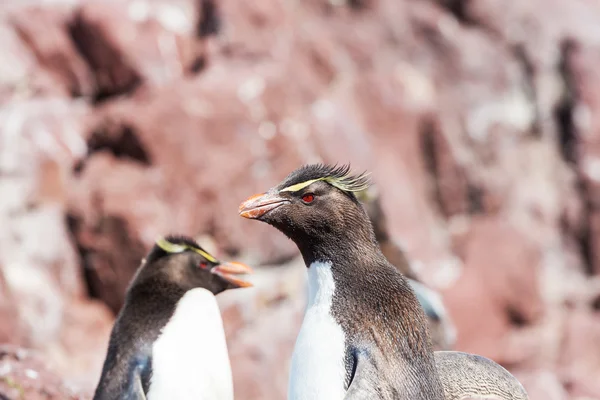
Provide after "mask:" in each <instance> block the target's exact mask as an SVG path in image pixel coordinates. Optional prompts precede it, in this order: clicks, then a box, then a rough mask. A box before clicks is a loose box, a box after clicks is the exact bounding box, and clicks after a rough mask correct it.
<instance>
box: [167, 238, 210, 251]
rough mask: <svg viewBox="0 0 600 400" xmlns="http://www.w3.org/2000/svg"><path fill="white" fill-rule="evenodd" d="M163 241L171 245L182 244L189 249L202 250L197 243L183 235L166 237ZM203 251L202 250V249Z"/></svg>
mask: <svg viewBox="0 0 600 400" xmlns="http://www.w3.org/2000/svg"><path fill="white" fill-rule="evenodd" d="M165 240H166V241H167V242H170V243H173V244H183V245H186V246H190V247H195V248H197V249H202V247H200V245H199V244H198V242H196V241H195V240H194V239H192V238H191V237H189V236H184V235H167V236H165ZM202 250H204V249H202Z"/></svg>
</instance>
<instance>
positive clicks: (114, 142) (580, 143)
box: [0, 0, 600, 399]
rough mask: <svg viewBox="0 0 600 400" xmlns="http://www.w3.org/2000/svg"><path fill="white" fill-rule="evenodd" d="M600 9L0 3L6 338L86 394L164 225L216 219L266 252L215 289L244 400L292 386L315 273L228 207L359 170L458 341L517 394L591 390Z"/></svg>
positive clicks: (268, 0)
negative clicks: (300, 173)
mask: <svg viewBox="0 0 600 400" xmlns="http://www.w3.org/2000/svg"><path fill="white" fill-rule="evenodd" d="M599 18H600V7H599V6H598V5H597V4H594V3H593V2H589V1H585V0H572V1H569V2H565V1H557V0H552V1H548V0H544V1H542V0H532V1H528V2H523V1H520V0H510V1H504V2H495V1H488V0H480V1H477V2H473V1H471V2H468V1H443V0H438V1H434V0H430V1H419V2H417V1H408V0H372V1H348V2H343V1H342V2H332V1H331V2H328V1H321V0H311V1H304V2H295V3H290V2H284V1H279V0H260V1H252V2H248V1H242V0H223V1H220V2H213V1H211V0H177V1H166V0H152V1H151V0H131V1H126V0H122V1H115V2H105V1H99V0H79V1H73V2H59V1H57V2H37V1H28V2H18V3H17V2H4V3H0V33H1V34H0V41H1V42H2V49H3V52H2V55H1V57H2V62H0V78H1V79H0V102H1V104H2V108H1V109H0V226H2V229H1V230H0V320H1V321H2V324H0V340H1V341H2V342H10V343H13V344H15V345H20V346H24V347H28V348H34V349H37V350H39V351H40V352H41V353H42V355H43V357H44V359H45V360H46V361H47V362H48V363H50V364H51V365H52V367H53V370H55V371H57V372H58V373H60V374H62V376H64V377H65V378H67V379H68V380H69V382H71V383H73V384H74V385H76V386H77V387H80V388H82V389H83V390H84V392H86V393H89V392H91V389H92V388H93V385H94V384H95V382H96V380H97V378H98V376H99V372H100V368H101V364H102V359H103V357H104V352H105V350H106V348H105V346H106V341H107V339H108V332H109V330H110V326H111V322H112V318H113V317H112V315H114V313H115V312H116V311H118V309H119V308H120V306H121V305H122V301H123V294H124V291H125V289H126V287H127V284H128V282H129V279H130V278H131V276H132V274H133V273H134V272H135V270H136V268H137V267H138V265H139V262H140V259H141V257H143V255H144V253H145V251H146V250H147V249H148V248H149V247H150V246H151V244H152V242H153V240H154V239H155V238H156V236H157V235H160V234H164V233H167V232H178V233H185V234H189V235H208V236H210V237H211V238H212V239H213V240H214V243H216V245H217V248H216V250H215V252H217V253H229V254H238V255H240V256H243V257H245V258H246V259H247V261H248V262H251V263H254V264H271V265H280V266H279V267H277V268H265V269H264V270H263V271H259V273H258V274H257V279H259V280H260V282H261V284H260V285H259V286H257V288H255V289H252V290H247V291H239V292H235V293H233V294H231V295H230V296H226V297H224V298H223V299H221V300H220V301H221V302H222V304H223V312H224V315H225V320H226V321H225V322H226V326H227V333H228V340H229V345H230V347H231V349H232V350H231V351H232V352H231V354H232V363H233V371H234V375H235V385H236V398H240V399H280V398H283V397H284V394H285V390H286V385H287V368H288V364H287V363H288V362H289V357H290V354H291V349H292V347H293V344H294V341H295V335H296V333H297V328H298V326H299V323H300V321H301V318H302V312H303V305H304V303H303V302H304V295H305V293H304V289H305V288H304V274H305V272H304V269H303V268H304V267H303V266H302V264H301V262H298V259H297V258H296V255H297V250H296V248H295V246H294V245H293V244H292V243H291V242H290V241H288V240H287V239H286V238H284V237H283V235H281V234H280V233H279V232H277V231H276V230H274V229H271V228H270V227H268V226H264V225H260V224H256V223H252V222H251V221H246V220H243V219H242V218H239V217H238V216H237V206H238V204H239V203H240V202H241V201H242V200H243V199H245V198H246V197H247V196H249V195H250V194H252V193H255V192H261V191H264V190H266V189H267V188H268V187H270V186H272V185H273V184H275V183H276V182H278V181H279V180H280V179H281V178H283V177H284V176H285V175H286V174H287V173H288V172H290V171H291V170H293V169H294V168H296V167H297V166H298V165H299V164H301V163H304V162H315V161H321V160H323V161H326V162H347V161H351V162H352V164H353V167H354V168H355V169H357V170H363V169H368V170H370V171H372V173H373V177H374V179H375V182H376V183H377V186H378V188H379V190H380V194H381V204H382V208H383V209H384V210H385V212H386V215H387V218H388V222H389V223H388V226H389V231H390V235H391V237H392V238H393V240H395V241H398V242H399V243H401V245H402V248H403V249H405V250H406V252H407V256H408V258H409V259H410V260H411V262H412V265H413V267H414V268H415V273H416V274H418V276H419V277H420V279H422V280H423V282H424V283H425V284H426V285H428V286H430V287H432V288H433V289H435V290H437V291H439V292H441V293H442V295H443V298H444V301H445V304H446V306H447V308H448V310H449V312H450V316H451V317H452V320H453V322H454V323H455V325H456V328H457V342H456V346H455V347H456V348H457V349H460V350H466V351H471V352H476V353H479V354H482V355H485V356H488V357H492V358H494V359H495V360H496V361H498V362H500V363H502V364H503V365H505V366H507V367H508V368H509V369H510V370H511V371H512V372H514V373H515V374H516V375H517V376H518V377H519V378H520V379H522V380H523V382H524V384H525V386H526V388H527V389H528V391H529V392H530V397H531V398H532V399H542V398H553V399H570V398H573V399H574V398H582V397H587V398H594V397H596V398H597V397H600V387H598V380H597V376H598V373H600V356H599V354H600V351H598V350H599V349H598V346H599V344H598V340H597V338H598V334H600V324H599V323H598V318H599V317H598V310H599V309H600V306H599V304H600V301H599V300H598V299H599V296H598V295H599V293H600V292H599V291H598V287H599V286H598V284H597V274H598V272H599V271H600V267H599V266H598V265H600V264H599V262H600V261H599V260H600V256H599V254H600V253H599V251H598V249H600V247H599V246H600V229H598V226H600V225H599V223H598V221H600V218H599V217H598V215H599V214H598V210H599V209H600V208H599V207H598V204H597V203H598V195H597V186H598V182H599V181H600V178H599V176H600V174H599V173H598V171H599V170H600V169H599V167H598V165H600V164H599V163H598V154H596V153H598V149H599V147H598V143H600V141H599V139H598V137H600V136H599V135H600V130H599V128H598V127H599V126H600V125H599V123H598V121H597V119H598V117H597V115H598V114H599V113H598V111H599V107H600V101H599V99H598V96H599V95H598V93H600V90H598V89H599V87H598V86H599V85H600V73H599V72H598V68H597V65H598V54H600V52H599V50H600V48H599V47H598V43H600V40H599V39H600V31H598V29H597V21H598V19H599ZM282 264H286V265H285V266H281V265H282ZM90 294H91V295H92V296H93V299H90V297H89V295H90ZM109 310H110V311H112V313H110V312H109ZM5 321H6V322H5ZM265 338H268V340H266V339H265Z"/></svg>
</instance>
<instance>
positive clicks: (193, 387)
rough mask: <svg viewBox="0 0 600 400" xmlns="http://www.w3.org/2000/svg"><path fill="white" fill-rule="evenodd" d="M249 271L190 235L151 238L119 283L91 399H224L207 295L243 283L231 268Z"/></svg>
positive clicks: (227, 386) (220, 341) (215, 316)
mask: <svg viewBox="0 0 600 400" xmlns="http://www.w3.org/2000/svg"><path fill="white" fill-rule="evenodd" d="M251 272H252V270H251V269H250V268H249V267H248V266H246V265H244V264H240V263H235V262H220V261H219V260H217V259H215V257H213V256H212V255H210V254H209V253H207V252H206V251H205V250H203V249H202V248H201V247H200V246H199V245H198V244H197V243H195V242H194V240H192V239H190V238H187V237H178V236H167V237H166V238H162V239H159V240H158V241H157V242H156V244H155V245H154V247H153V248H152V249H151V250H150V252H149V254H148V255H147V257H146V259H145V260H144V261H142V265H141V266H140V268H139V269H138V271H137V273H136V275H135V276H134V277H133V279H132V282H131V283H130V285H129V287H128V289H127V294H126V298H125V304H124V306H123V308H122V309H121V311H120V313H119V315H118V317H117V319H116V322H115V324H114V327H113V329H112V332H111V336H110V341H109V345H108V351H107V355H106V359H105V361H104V367H103V369H102V374H101V377H100V381H99V383H98V386H97V388H96V392H95V395H94V400H117V399H131V400H142V399H144V400H170V399H173V400H175V399H177V400H187V399H190V400H192V399H193V400H201V399H204V400H232V399H233V383H232V376H231V369H230V365H229V356H228V352H227V347H226V343H225V335H224V332H223V325H222V320H221V314H220V312H219V308H218V305H217V302H216V299H215V295H216V294H218V293H220V292H222V291H224V290H226V289H231V288H239V287H246V286H251V284H250V283H248V282H246V281H244V280H241V279H239V278H237V277H236V276H234V275H237V274H245V273H251Z"/></svg>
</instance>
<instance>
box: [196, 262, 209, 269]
mask: <svg viewBox="0 0 600 400" xmlns="http://www.w3.org/2000/svg"><path fill="white" fill-rule="evenodd" d="M198 266H199V267H200V268H202V269H206V267H208V264H206V263H205V262H201V263H200V265H198Z"/></svg>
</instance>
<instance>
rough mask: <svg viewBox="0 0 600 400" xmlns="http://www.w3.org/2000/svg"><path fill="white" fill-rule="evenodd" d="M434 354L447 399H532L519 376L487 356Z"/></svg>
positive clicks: (458, 352)
mask: <svg viewBox="0 0 600 400" xmlns="http://www.w3.org/2000/svg"><path fill="white" fill-rule="evenodd" d="M434 356H435V365H436V368H437V370H438V375H439V377H440V380H441V381H442V386H443V387H444V393H445V398H446V399H447V400H458V399H465V398H477V399H494V400H527V399H529V396H528V395H527V392H526V391H525V388H523V385H521V383H520V382H519V381H518V380H517V378H515V377H514V376H513V375H512V374H511V373H510V372H508V371H507V370H506V369H504V368H503V367H502V366H501V365H500V364H497V363H495V362H494V361H492V360H490V359H488V358H486V357H482V356H478V355H476V354H470V353H463V352H461V351H436V352H434Z"/></svg>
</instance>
